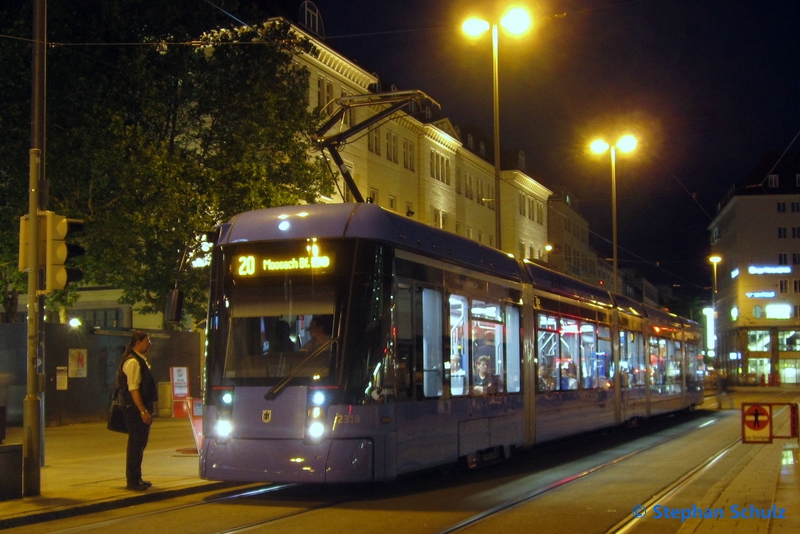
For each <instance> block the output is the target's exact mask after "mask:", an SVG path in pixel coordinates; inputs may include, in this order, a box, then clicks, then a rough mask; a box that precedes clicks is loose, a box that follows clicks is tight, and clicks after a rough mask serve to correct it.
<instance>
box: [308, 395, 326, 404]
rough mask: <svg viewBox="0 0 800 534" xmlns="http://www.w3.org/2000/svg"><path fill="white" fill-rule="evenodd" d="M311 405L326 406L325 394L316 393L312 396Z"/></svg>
mask: <svg viewBox="0 0 800 534" xmlns="http://www.w3.org/2000/svg"><path fill="white" fill-rule="evenodd" d="M311 403H312V404H314V405H315V406H322V405H323V404H325V393H323V392H322V391H315V392H314V393H312V394H311Z"/></svg>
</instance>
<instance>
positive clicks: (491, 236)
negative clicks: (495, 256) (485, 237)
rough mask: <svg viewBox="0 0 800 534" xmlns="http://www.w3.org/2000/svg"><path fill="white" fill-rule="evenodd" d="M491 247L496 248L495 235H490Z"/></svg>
mask: <svg viewBox="0 0 800 534" xmlns="http://www.w3.org/2000/svg"><path fill="white" fill-rule="evenodd" d="M489 246H490V247H493V246H494V236H493V235H489Z"/></svg>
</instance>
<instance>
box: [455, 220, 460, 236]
mask: <svg viewBox="0 0 800 534" xmlns="http://www.w3.org/2000/svg"><path fill="white" fill-rule="evenodd" d="M456 233H457V234H458V235H461V223H460V222H458V221H456Z"/></svg>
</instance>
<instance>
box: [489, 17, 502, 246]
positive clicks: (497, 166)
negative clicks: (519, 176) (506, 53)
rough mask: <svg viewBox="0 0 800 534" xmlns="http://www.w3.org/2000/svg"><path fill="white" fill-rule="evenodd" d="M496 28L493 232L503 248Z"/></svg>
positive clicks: (495, 39) (494, 33)
mask: <svg viewBox="0 0 800 534" xmlns="http://www.w3.org/2000/svg"><path fill="white" fill-rule="evenodd" d="M497 48H498V30H497V24H493V25H492V67H493V68H492V71H493V79H492V84H493V89H494V91H493V94H494V232H495V235H496V238H495V239H496V240H497V248H498V250H503V241H502V239H501V236H500V232H501V228H500V83H499V76H498V70H499V68H498V60H497V58H498V52H497Z"/></svg>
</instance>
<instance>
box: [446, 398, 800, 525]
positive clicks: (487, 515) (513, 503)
mask: <svg viewBox="0 0 800 534" xmlns="http://www.w3.org/2000/svg"><path fill="white" fill-rule="evenodd" d="M786 394H791V393H788V392H781V393H777V394H775V395H770V396H769V397H767V398H761V399H760V400H761V402H770V401H775V400H776V399H780V398H782V397H784V396H785V395H786ZM798 400H800V398H798V397H796V396H795V397H794V398H792V400H791V401H790V402H791V403H796V402H798ZM785 410H788V408H787V407H785V406H784V407H782V408H780V409H779V410H778V411H777V412H776V413H775V416H776V417H777V416H778V415H779V414H781V413H783V412H784V411H785ZM714 422H716V421H715V420H712V421H709V422H706V423H704V424H703V425H700V427H702V426H706V425H709V424H713V423H714ZM698 428H699V427H698ZM695 430H697V428H690V429H687V430H685V431H683V432H680V433H678V434H675V435H672V436H669V437H666V438H664V439H662V440H659V441H657V442H655V443H653V444H650V445H648V446H646V447H642V448H640V449H637V450H635V451H632V452H630V453H628V454H625V455H622V456H620V457H618V458H615V459H613V460H610V461H608V462H604V463H602V464H599V465H597V466H595V467H592V468H590V469H587V470H584V471H582V472H580V473H576V474H573V475H570V476H566V477H564V478H562V479H561V480H558V481H556V482H553V483H551V484H548V485H546V486H544V487H541V488H538V489H535V490H532V491H530V492H527V493H525V494H523V495H520V496H518V497H516V498H514V499H510V500H508V501H506V502H505V503H502V504H499V505H496V506H494V507H492V508H491V509H488V510H485V511H483V512H481V513H479V514H475V515H473V516H471V517H469V518H467V519H465V520H463V521H460V522H459V523H456V524H454V525H452V526H451V527H449V528H446V529H444V530H440V531H438V534H449V533H455V532H463V531H467V530H469V529H471V528H472V527H477V526H479V525H481V524H482V523H484V522H486V521H487V520H489V519H491V518H492V517H495V516H497V515H498V514H501V513H503V512H507V511H510V510H511V509H513V508H515V507H518V506H521V505H523V504H527V503H530V502H531V501H534V500H536V499H537V498H540V497H542V496H544V495H546V494H548V493H551V492H553V491H555V490H558V489H561V488H564V487H565V486H567V485H569V484H572V483H574V482H577V481H579V480H581V479H583V478H585V477H587V476H589V475H593V474H596V473H600V472H602V471H604V470H607V469H610V468H612V467H615V466H617V465H618V464H619V463H621V462H624V461H626V460H629V459H631V458H633V457H635V456H638V455H640V454H643V453H645V452H648V451H651V450H653V449H655V448H657V447H660V446H662V445H665V444H667V443H669V442H671V441H674V440H676V439H679V438H681V437H684V436H685V435H687V434H689V433H691V432H693V431H695ZM741 445H742V443H741V437H740V436H737V437H736V438H735V439H734V440H732V441H730V442H728V443H726V444H725V445H724V446H722V447H720V448H719V449H718V450H717V451H716V452H715V453H713V454H711V455H710V456H708V457H707V458H706V459H705V460H704V461H703V462H701V463H700V464H699V465H697V466H695V467H694V468H692V469H691V470H689V471H688V472H686V473H685V474H684V475H683V476H681V477H679V478H678V479H677V480H675V481H673V482H672V483H670V484H668V485H667V486H665V487H664V488H663V489H662V490H661V491H659V492H657V493H655V494H654V495H653V496H652V497H650V498H649V499H648V500H647V501H645V502H643V503H642V504H641V506H642V508H643V509H644V510H649V509H651V508H652V506H653V505H655V504H657V503H663V502H665V501H666V500H667V499H669V498H670V497H672V496H674V495H676V494H678V493H679V492H681V491H682V490H684V489H685V488H687V487H688V486H690V485H691V484H692V483H694V482H695V481H697V480H698V479H699V478H701V477H702V476H703V475H704V474H705V473H707V472H708V471H709V470H710V469H711V468H712V467H714V466H715V465H716V464H717V463H718V462H719V461H720V460H721V459H722V458H723V457H725V456H726V455H727V454H729V453H730V452H731V451H732V450H734V449H735V448H737V447H739V446H741ZM638 520H639V518H638V517H636V516H635V515H633V514H628V515H626V517H625V518H623V519H622V520H621V521H619V522H617V523H616V524H614V525H613V526H612V527H611V528H609V529H608V530H606V531H605V532H606V534H611V533H625V532H628V531H630V530H631V529H632V528H633V527H635V526H637V524H638V523H637V521H638Z"/></svg>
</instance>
